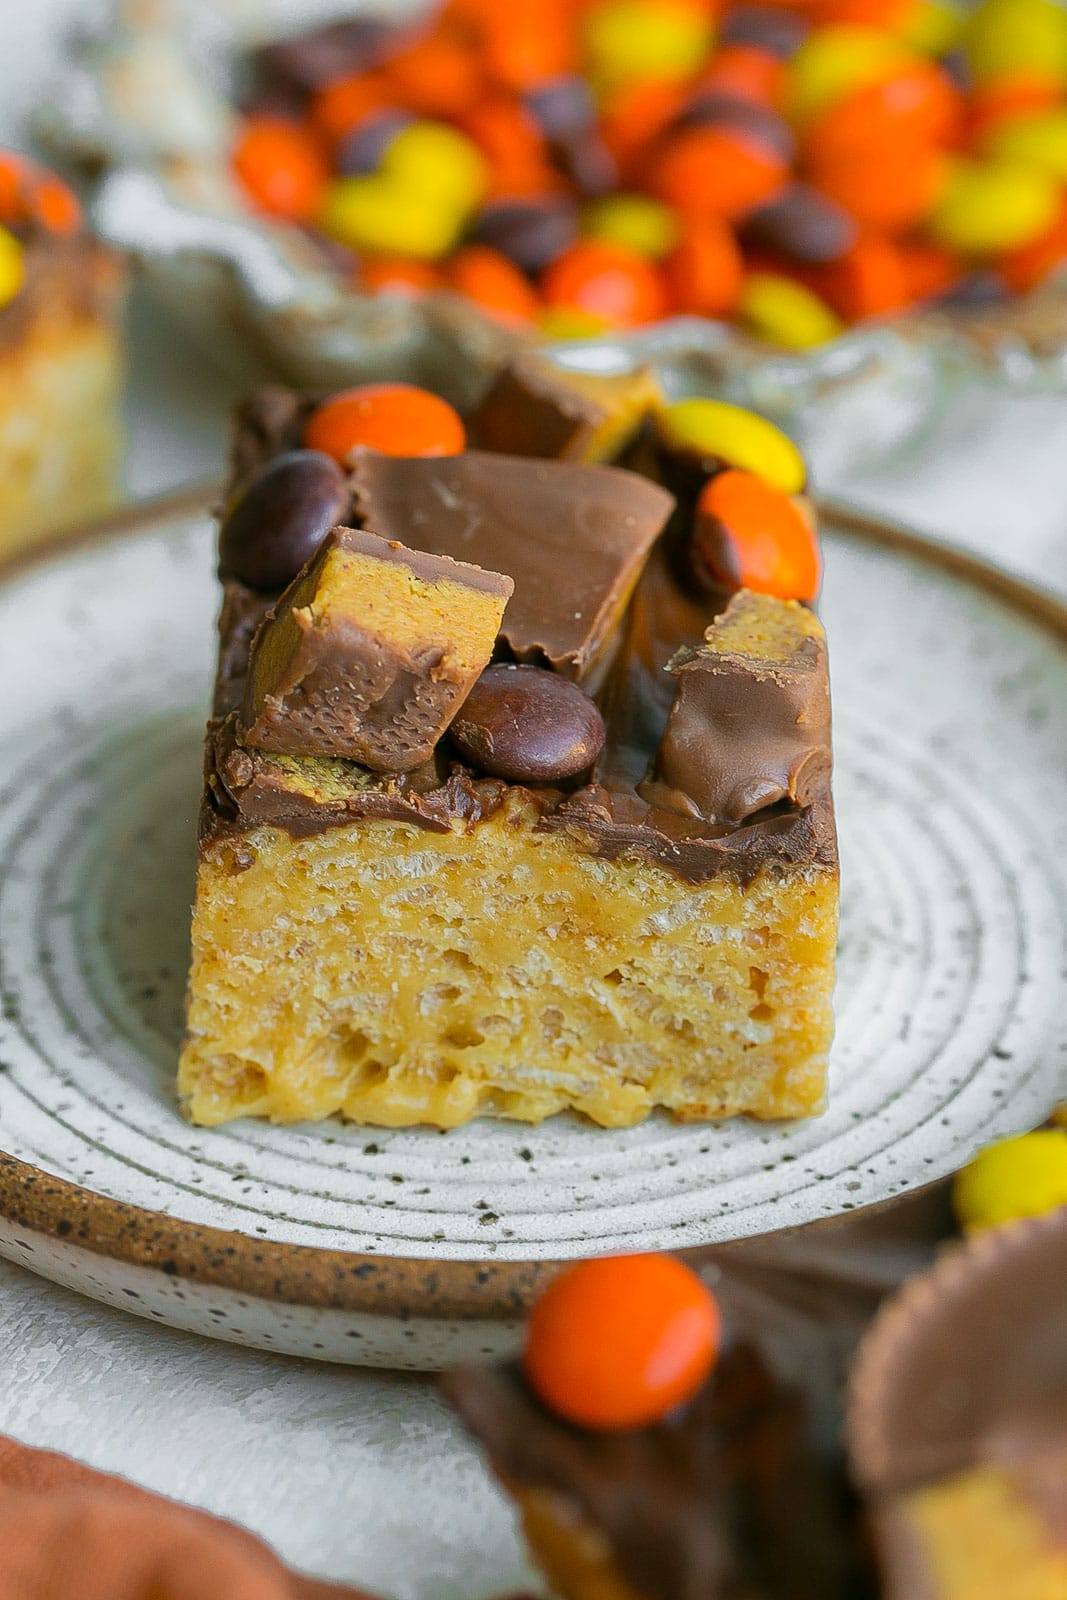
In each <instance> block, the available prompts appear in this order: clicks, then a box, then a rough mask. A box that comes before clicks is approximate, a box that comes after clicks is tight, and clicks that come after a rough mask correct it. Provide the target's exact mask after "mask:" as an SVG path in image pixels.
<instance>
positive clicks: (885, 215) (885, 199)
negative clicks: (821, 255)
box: [807, 139, 948, 233]
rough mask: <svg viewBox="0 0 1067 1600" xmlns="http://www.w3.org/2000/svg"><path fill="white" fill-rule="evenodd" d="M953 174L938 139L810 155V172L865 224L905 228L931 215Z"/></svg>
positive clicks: (893, 230)
mask: <svg viewBox="0 0 1067 1600" xmlns="http://www.w3.org/2000/svg"><path fill="white" fill-rule="evenodd" d="M947 175H948V165H947V158H946V157H945V155H944V154H943V153H942V151H940V150H938V149H937V148H936V147H935V146H933V145H928V144H924V143H921V142H917V141H913V140H910V139H901V140H887V142H886V143H885V144H879V145H876V146H874V147H872V148H871V149H869V150H868V151H866V153H865V154H864V155H863V156H862V157H860V158H857V157H856V156H853V155H848V154H846V155H842V156H838V157H836V158H833V159H829V158H824V159H820V160H814V159H812V160H809V163H808V170H807V176H808V178H809V179H810V181H811V182H812V184H814V186H815V188H817V189H820V190H821V191H822V193H823V194H825V195H827V196H828V197H829V198H830V199H831V200H836V201H837V203H838V205H840V206H844V208H845V210H846V211H850V212H851V213H852V215H853V216H854V217H855V218H856V221H857V222H859V223H860V224H861V225H862V226H864V227H869V228H883V229H885V231H886V232H887V233H902V232H904V231H905V230H906V229H908V228H913V227H915V226H916V225H917V224H918V223H920V222H922V221H923V219H924V218H925V217H928V216H929V214H930V212H931V211H932V210H933V208H934V206H935V205H936V204H937V200H938V197H939V195H940V194H941V191H942V189H943V188H944V185H945V180H946V178H947Z"/></svg>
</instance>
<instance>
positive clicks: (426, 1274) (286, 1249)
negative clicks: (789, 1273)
mask: <svg viewBox="0 0 1067 1600" xmlns="http://www.w3.org/2000/svg"><path fill="white" fill-rule="evenodd" d="M218 494H219V487H218V486H217V485H214V484H210V485H209V484H198V485H195V486H193V487H186V488H182V489H179V490H176V491H171V492H169V493H167V494H164V495H160V496H155V497H153V498H151V499H145V500H141V501H138V502H135V503H134V504H132V505H129V506H127V507H124V508H123V509H122V510H120V511H119V512H118V513H114V512H113V513H111V514H109V515H107V516H105V517H102V518H98V519H95V520H94V521H92V522H91V523H87V524H86V525H84V526H82V527H79V528H74V529H71V530H68V531H66V532H64V533H62V534H60V535H58V536H53V537H51V538H50V539H48V540H47V541H45V542H43V543H41V544H39V545H31V546H30V547H29V548H27V549H22V550H18V551H16V552H14V553H13V554H12V555H11V556H9V557H8V558H6V559H5V560H4V561H2V562H0V589H6V588H7V587H9V585H10V584H12V583H13V582H15V581H17V580H18V579H20V578H21V577H22V576H24V575H25V574H26V573H28V572H30V571H33V570H35V569H39V568H41V567H45V566H49V565H52V564H55V563H58V562H60V561H63V560H65V559H66V558H67V557H69V556H70V555H72V554H75V553H77V552H79V551H82V550H88V549H92V548H94V547H96V546H98V545H101V544H105V543H110V542H111V541H113V540H116V539H121V538H131V537H134V536H136V535H137V534H139V533H142V532H146V531H148V530H149V529H151V528H152V527H158V526H159V525H160V524H166V523H167V522H176V521H178V520H179V519H180V518H183V517H187V516H195V515H198V514H207V513H208V512H209V511H210V509H211V506H212V503H213V502H214V501H215V500H216V499H217V497H218ZM813 505H814V509H815V511H816V514H817V515H818V516H819V517H820V518H824V519H825V520H826V521H827V522H831V523H833V524H834V526H835V527H837V528H838V529H840V530H841V531H842V532H844V533H846V534H849V535H852V536H854V537H858V538H860V539H864V540H867V541H869V542H870V543H872V544H878V545H882V546H884V547H886V548H889V549H890V550H897V551H901V552H903V553H906V554H907V555H909V556H911V557H913V558H916V559H918V560H921V561H925V562H927V563H929V564H930V565H932V566H935V567H939V568H941V569H942V570H946V571H948V572H951V573H953V574H955V575H956V576H958V577H959V578H961V579H962V580H963V581H964V582H967V583H969V584H971V585H972V586H974V587H976V588H978V589H980V590H982V591H983V592H985V593H987V594H991V595H993V596H994V597H995V598H997V599H999V600H1001V601H1003V602H1005V603H1006V604H1007V605H1008V606H1009V607H1011V608H1012V609H1014V610H1015V611H1017V612H1019V613H1020V614H1021V615H1023V616H1024V617H1027V618H1028V619H1030V620H1031V621H1036V622H1037V623H1038V624H1040V625H1041V626H1042V627H1043V628H1044V629H1045V630H1046V631H1047V632H1048V633H1049V634H1051V635H1052V636H1053V638H1054V639H1055V640H1056V641H1058V643H1059V644H1060V645H1062V646H1063V647H1065V648H1067V600H1063V599H1060V598H1059V597H1058V596H1057V595H1056V594H1055V593H1053V592H1051V591H1048V590H1043V589H1040V588H1038V587H1037V586H1036V585H1035V584H1032V583H1030V582H1028V581H1027V580H1026V579H1023V578H1019V577H1016V576H1015V575H1013V574H1012V573H1010V572H1007V571H1005V570H1004V569H1003V568H1001V567H999V566H997V565H996V564H995V563H994V562H991V561H988V560H986V559H985V558H984V557H982V556H980V555H977V554H974V553H972V552H971V551H969V550H966V549H964V548H963V547H961V546H959V545H954V544H952V543H951V542H945V541H942V540H936V541H935V539H934V538H933V537H932V536H930V535H927V534H924V533H921V532H919V531H917V530H916V529H914V528H911V527H909V526H907V525H906V524H904V523H900V522H897V521H895V520H890V519H884V518H882V517H879V516H878V515H876V514H875V513H873V512H869V511H864V510H863V509H861V508H860V507H857V506H853V505H851V504H849V502H847V501H844V500H840V499H838V498H836V497H834V498H829V497H822V496H815V497H813ZM941 1181H942V1180H939V1179H938V1180H933V1182H932V1183H928V1184H920V1185H916V1186H915V1188H913V1189H909V1190H908V1191H907V1196H908V1197H909V1198H910V1197H912V1196H916V1195H919V1194H922V1193H924V1192H926V1191H927V1190H929V1189H931V1188H933V1187H935V1186H936V1184H937V1183H938V1182H941ZM897 1204H899V1197H891V1198H888V1199H884V1200H879V1201H873V1202H871V1203H870V1204H868V1205H866V1206H862V1207H858V1208H857V1209H856V1210H854V1211H849V1212H846V1213H842V1214H841V1215H840V1216H831V1217H823V1218H819V1219H816V1220H815V1221H812V1222H808V1223H804V1224H797V1225H794V1226H790V1227H786V1228H780V1229H773V1230H769V1231H767V1232H765V1233H762V1234H758V1235H755V1236H753V1237H754V1238H756V1239H759V1240H761V1241H762V1240H768V1239H779V1240H780V1239H785V1238H787V1237H789V1236H790V1235H793V1234H796V1233H799V1232H804V1233H805V1234H807V1233H809V1232H810V1231H811V1230H812V1229H820V1230H823V1229H827V1228H832V1227H834V1226H835V1225H842V1224H844V1223H848V1224H854V1223H855V1222H856V1220H857V1218H867V1217H871V1216H874V1215H876V1214H877V1213H879V1212H881V1211H883V1210H885V1209H887V1208H888V1207H890V1206H893V1205H897ZM0 1221H3V1222H7V1223H9V1224H12V1225H14V1226H16V1227H19V1228H23V1229H25V1230H27V1231H28V1232H30V1233H33V1234H37V1235H40V1236H43V1237H45V1238H47V1239H49V1240H53V1241H55V1243H56V1244H58V1245H67V1246H68V1247H74V1248H80V1249H83V1250H86V1251H88V1252H90V1253H91V1254H92V1255H94V1256H99V1257H103V1258H104V1259H106V1260H110V1261H112V1262H115V1263H117V1264H120V1265H122V1266H123V1267H140V1268H146V1269H148V1270H150V1271H151V1270H154V1271H157V1272H162V1273H164V1274H165V1275H166V1276H167V1277H169V1278H170V1279H171V1280H172V1281H180V1280H185V1281H187V1282H190V1283H196V1284H198V1285H202V1286H204V1287H207V1288H213V1289H219V1290H224V1291H229V1292H232V1293H235V1294H240V1295H243V1296H248V1297H251V1298H253V1299H257V1300H262V1301H268V1302H272V1303H274V1304H276V1305H280V1306H290V1307H293V1306H298V1307H302V1308H308V1309H311V1308H314V1309H316V1310H323V1311H336V1312H341V1313H344V1314H348V1315H353V1314H362V1315H374V1316H380V1317H383V1318H399V1319H401V1320H403V1321H407V1320H411V1319H416V1318H423V1317H427V1318H432V1319H433V1320H435V1321H440V1320H442V1319H446V1320H459V1321H466V1320H468V1319H477V1320H479V1321H514V1320H515V1319H516V1318H517V1317H518V1316H520V1315H521V1314H522V1312H523V1310H524V1309H525V1307H526V1306H527V1305H528V1304H529V1303H530V1301H531V1300H532V1298H533V1297H534V1295H535V1294H536V1293H537V1291H538V1289H539V1287H540V1286H541V1284H542V1283H543V1282H544V1280H545V1279H546V1278H547V1277H548V1276H550V1275H551V1274H553V1273H554V1272H555V1271H557V1270H558V1268H559V1267H560V1266H561V1265H562V1264H563V1263H562V1262H561V1261H556V1260H552V1259H549V1258H542V1259H538V1260H535V1261H497V1260H494V1259H493V1258H492V1257H491V1256H485V1257H473V1258H467V1259H446V1260H429V1259H426V1258H425V1257H423V1258H420V1257H410V1256H401V1255H389V1256H384V1255H383V1256H378V1255H374V1254H366V1253H361V1252H357V1251H349V1250H339V1249H336V1248H328V1247H325V1246H319V1245H308V1244H290V1243H285V1242H283V1241H281V1240H270V1239H264V1238H261V1237H259V1236H253V1235H251V1234H246V1233H242V1232H240V1231H239V1230H235V1229H226V1228H218V1227H214V1226H211V1225H208V1224H204V1223H195V1222H190V1221H187V1220H185V1219H183V1218H179V1217H172V1216H169V1215H167V1214H166V1213H164V1212H161V1211H153V1210H151V1209H150V1208H148V1207H144V1206H138V1205H134V1204H132V1203H131V1202H130V1201H126V1200H116V1199H114V1198H112V1197H111V1196H109V1195H105V1194H100V1193H98V1192H97V1191H96V1190H93V1189H90V1188H88V1187H86V1186H85V1185H83V1184H78V1183H74V1182H72V1181H71V1180H70V1179H68V1178H63V1177H60V1176H58V1175H55V1174H53V1173H50V1172H48V1171H46V1170H45V1169H44V1168H42V1167H38V1166H35V1165H34V1164H33V1163H32V1162H28V1161H23V1160H21V1159H20V1158H19V1157H17V1156H13V1155H10V1154H9V1153H8V1152H6V1151H3V1150H0ZM751 1242H752V1239H751V1238H750V1239H747V1240H741V1241H733V1242H725V1243H717V1244H708V1245H697V1246H689V1247H686V1248H685V1249H682V1250H680V1251H679V1252H678V1254H679V1255H680V1256H682V1257H683V1258H685V1259H686V1260H688V1261H690V1262H691V1263H692V1264H694V1265H699V1264H701V1263H704V1262H707V1261H711V1260H720V1259H721V1258H722V1256H723V1255H724V1254H727V1255H728V1254H729V1253H730V1252H731V1250H732V1249H733V1248H734V1247H735V1245H736V1244H743V1243H748V1244H750V1243H751ZM24 1264H25V1265H27V1266H30V1265H31V1263H30V1262H29V1261H26V1262H25V1263H24Z"/></svg>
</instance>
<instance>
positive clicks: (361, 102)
mask: <svg viewBox="0 0 1067 1600" xmlns="http://www.w3.org/2000/svg"><path fill="white" fill-rule="evenodd" d="M391 103H392V101H391V97H390V95H389V92H388V90H387V89H386V87H385V85H384V83H383V82H382V80H381V79H380V78H376V77H373V76H372V75H371V74H370V73H367V72H357V73H355V74H353V75H352V76H351V77H348V78H335V79H334V81H333V82H332V83H328V84H327V85H326V87H325V88H323V89H320V90H319V91H318V92H317V94H315V95H313V96H312V100H311V107H310V115H311V120H312V122H313V123H314V125H315V127H316V128H318V129H319V130H320V131H321V132H322V133H323V134H324V135H325V137H326V138H327V139H328V140H329V141H330V143H331V144H338V143H339V142H340V141H341V140H342V139H343V138H344V137H345V135H346V134H347V133H351V131H352V129H353V128H358V127H359V125H360V123H361V122H365V121H366V119H367V118H368V117H369V116H371V115H373V113H374V112H375V111H381V110H383V109H384V108H385V107H387V106H389V105H390V104H391Z"/></svg>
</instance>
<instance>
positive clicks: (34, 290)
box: [0, 150, 123, 560]
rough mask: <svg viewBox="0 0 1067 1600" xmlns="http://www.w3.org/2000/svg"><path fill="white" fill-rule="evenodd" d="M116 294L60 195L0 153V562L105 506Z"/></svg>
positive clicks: (75, 212) (113, 463)
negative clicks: (30, 543)
mask: <svg viewBox="0 0 1067 1600" xmlns="http://www.w3.org/2000/svg"><path fill="white" fill-rule="evenodd" d="M120 292H121V270H120V267H119V263H118V261H117V260H116V258H115V257H114V256H112V255H111V254H109V253H108V252H107V251H106V250H104V249H103V248H102V247H101V246H100V245H99V244H97V243H96V242H95V241H94V240H93V239H91V238H90V237H89V235H88V233H87V232H86V229H85V225H84V221H83V218H82V212H81V207H80V205H79V204H78V201H77V199H76V197H75V195H74V194H73V193H72V191H71V190H70V189H69V188H68V187H67V185H66V184H65V183H63V182H62V180H61V179H59V178H57V177H56V176H55V175H54V174H53V173H51V172H49V171H47V169H45V168H43V167H41V166H39V165H37V164H36V163H35V162H33V161H32V160H30V158H29V157H27V156H24V155H21V154H19V153H17V152H15V151H11V150H0V560H2V559H4V558H5V557H6V556H8V555H10V554H11V553H12V552H13V551H14V550H16V549H17V548H19V547H20V546H22V545H23V544H24V543H25V542H26V541H28V540H32V539H37V538H39V537H41V536H43V535H45V534H48V533H52V532H55V531H56V530H58V529H60V528H63V527H66V526H70V525H72V524H74V523H77V522H81V521H84V520H85V519H86V518H89V517H92V516H94V515H95V514H97V513H98V512H101V511H104V510H105V509H106V508H107V507H108V506H109V505H111V504H112V503H113V501H114V500H115V497H116V493H117V480H118V466H119V445H120V425H119V402H120V397H121V379H122V370H123V363H122V347H121V339H120V335H119V332H118V329H117V325H116V322H117V312H118V305H119V296H120Z"/></svg>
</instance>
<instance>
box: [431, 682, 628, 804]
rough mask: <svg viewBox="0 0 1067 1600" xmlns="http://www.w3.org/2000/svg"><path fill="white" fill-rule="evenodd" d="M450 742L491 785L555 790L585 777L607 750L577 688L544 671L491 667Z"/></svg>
mask: <svg viewBox="0 0 1067 1600" xmlns="http://www.w3.org/2000/svg"><path fill="white" fill-rule="evenodd" d="M449 735H450V737H451V739H452V743H453V744H454V745H455V746H456V748H457V750H458V751H459V753H460V755H462V756H463V758H464V759H465V760H466V761H469V762H470V763H471V765H472V766H474V767H478V768H480V769H481V770H482V772H487V773H489V775H490V776H491V777H494V778H507V779H508V780H509V781H510V782H512V783H558V782H559V781H560V780H561V779H563V778H574V777H577V775H578V774H579V773H580V772H585V771H587V770H588V769H589V768H590V767H591V766H592V765H593V762H594V761H595V760H596V758H597V756H598V755H599V754H600V752H601V750H602V749H603V748H604V719H603V717H602V716H601V715H600V712H599V711H598V710H597V707H596V702H595V701H593V700H591V699H590V698H589V696H588V695H587V694H584V693H583V692H582V690H581V689H579V687H578V685H577V684H576V683H568V682H567V680H566V678H561V677H559V676H558V675H557V674H556V673H554V672H544V671H542V669H541V668H540V667H514V666H504V665H500V666H495V667H487V668H486V670H485V672H483V673H482V675H481V677H480V678H479V679H478V682H477V683H476V684H475V685H474V688H473V689H472V690H471V692H470V694H469V695H468V696H467V698H466V700H465V701H464V702H463V706H462V708H461V709H460V711H459V712H458V713H457V715H456V717H455V719H454V721H453V723H452V726H451V728H450V729H449Z"/></svg>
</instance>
